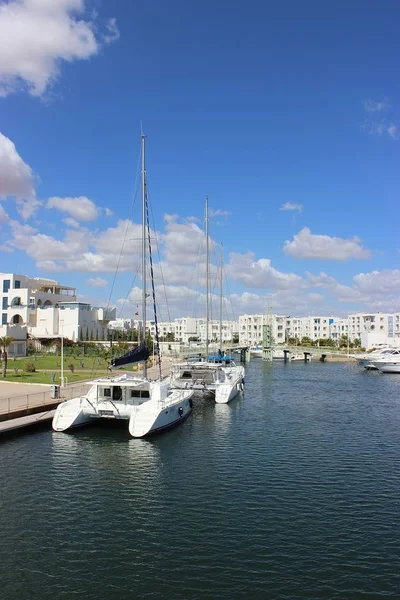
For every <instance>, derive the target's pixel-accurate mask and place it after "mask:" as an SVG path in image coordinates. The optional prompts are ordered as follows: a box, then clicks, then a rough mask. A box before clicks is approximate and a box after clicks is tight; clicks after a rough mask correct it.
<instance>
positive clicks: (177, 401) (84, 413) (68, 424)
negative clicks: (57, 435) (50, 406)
mask: <svg viewBox="0 0 400 600" xmlns="http://www.w3.org/2000/svg"><path fill="white" fill-rule="evenodd" d="M164 385H165V384H164ZM88 395H89V396H90V393H89V394H88ZM192 396H193V391H192V390H172V391H169V393H168V394H166V395H165V397H163V398H162V399H160V397H157V398H150V399H149V400H146V401H144V402H142V403H141V404H130V403H124V402H119V401H111V400H102V401H96V400H95V399H93V398H92V399H90V398H87V397H80V398H73V399H72V400H67V401H66V402H63V403H62V404H60V405H59V406H58V407H57V409H56V412H55V415H54V417H53V429H54V430H55V431H67V430H69V429H73V428H76V427H80V426H82V425H87V424H88V423H91V422H93V421H95V420H96V419H116V420H124V421H128V429H129V433H130V434H131V435H132V436H133V437H144V436H146V435H151V434H153V433H159V432H161V431H164V430H166V429H168V428H170V427H174V426H175V425H178V424H179V423H181V422H183V421H184V420H185V419H186V418H187V417H188V416H189V415H190V413H191V411H192Z"/></svg>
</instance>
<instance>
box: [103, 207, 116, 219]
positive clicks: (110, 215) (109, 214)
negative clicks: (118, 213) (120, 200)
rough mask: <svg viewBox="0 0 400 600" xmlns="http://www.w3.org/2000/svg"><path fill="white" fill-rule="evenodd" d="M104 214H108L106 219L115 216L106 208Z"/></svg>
mask: <svg viewBox="0 0 400 600" xmlns="http://www.w3.org/2000/svg"><path fill="white" fill-rule="evenodd" d="M104 212H105V213H106V217H112V216H113V214H114V213H113V211H112V210H110V209H109V208H105V209H104Z"/></svg>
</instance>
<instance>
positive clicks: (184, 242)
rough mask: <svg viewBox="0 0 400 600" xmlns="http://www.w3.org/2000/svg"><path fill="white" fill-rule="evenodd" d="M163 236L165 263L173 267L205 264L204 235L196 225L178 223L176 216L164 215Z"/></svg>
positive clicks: (186, 222)
mask: <svg viewBox="0 0 400 600" xmlns="http://www.w3.org/2000/svg"><path fill="white" fill-rule="evenodd" d="M164 220H165V223H166V224H165V230H166V232H165V234H164V235H163V239H162V241H163V246H164V257H165V260H166V262H167V263H170V264H174V265H182V264H183V265H184V264H190V265H192V267H193V265H196V264H197V263H198V262H199V261H201V262H202V263H203V264H205V256H204V252H205V234H204V231H203V230H202V229H200V227H199V226H198V225H196V223H193V222H188V221H185V222H183V223H182V222H178V216H177V215H165V216H164Z"/></svg>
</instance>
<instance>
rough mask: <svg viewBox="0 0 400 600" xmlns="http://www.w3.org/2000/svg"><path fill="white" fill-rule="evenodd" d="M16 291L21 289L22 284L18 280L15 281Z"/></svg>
mask: <svg viewBox="0 0 400 600" xmlns="http://www.w3.org/2000/svg"><path fill="white" fill-rule="evenodd" d="M14 289H15V290H19V289H21V282H20V281H18V280H17V279H15V281H14Z"/></svg>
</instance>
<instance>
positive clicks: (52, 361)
mask: <svg viewBox="0 0 400 600" xmlns="http://www.w3.org/2000/svg"><path fill="white" fill-rule="evenodd" d="M27 362H32V363H34V365H35V367H36V369H45V370H54V371H59V370H60V367H61V358H60V357H59V356H55V355H53V354H47V355H46V354H45V355H39V354H38V355H34V356H26V357H24V358H16V359H15V360H14V359H12V358H10V357H9V359H8V368H10V369H15V368H18V369H19V370H20V371H23V370H24V368H25V364H26V363H27ZM71 364H72V365H74V368H75V370H82V369H85V370H86V371H92V370H93V371H95V370H97V369H104V370H107V365H108V362H107V360H105V359H102V358H99V357H97V356H80V357H79V358H73V357H72V356H64V369H65V371H68V370H69V369H68V365H71Z"/></svg>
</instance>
